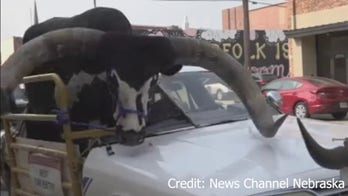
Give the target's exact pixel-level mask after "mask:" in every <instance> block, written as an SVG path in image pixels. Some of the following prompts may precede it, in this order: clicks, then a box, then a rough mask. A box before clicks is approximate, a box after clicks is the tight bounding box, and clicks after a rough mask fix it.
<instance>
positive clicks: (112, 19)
mask: <svg viewBox="0 0 348 196" xmlns="http://www.w3.org/2000/svg"><path fill="white" fill-rule="evenodd" d="M71 27H85V28H91V29H98V30H101V31H119V32H121V33H131V31H132V28H131V24H130V22H129V21H128V19H127V18H126V16H125V15H124V14H123V13H122V12H120V11H119V10H117V9H112V8H105V7H98V8H94V9H91V10H88V11H86V12H84V13H82V14H79V15H76V16H73V17H68V18H64V17H54V18H51V19H49V20H47V21H44V22H42V23H39V24H37V25H33V26H31V27H30V28H29V29H27V30H26V31H25V33H24V36H23V43H26V42H28V41H30V40H32V39H34V38H35V37H37V36H40V35H42V34H44V33H47V32H49V31H54V30H57V29H63V28H71Z"/></svg>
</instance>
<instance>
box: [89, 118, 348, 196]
mask: <svg viewBox="0 0 348 196" xmlns="http://www.w3.org/2000/svg"><path fill="white" fill-rule="evenodd" d="M303 122H304V125H305V126H306V127H307V129H308V131H309V132H310V133H311V135H312V136H313V138H315V139H316V140H317V141H318V143H319V144H321V145H322V146H324V147H326V148H333V147H337V146H340V145H343V144H342V142H337V141H332V139H333V138H343V137H348V127H347V126H344V125H339V124H332V123H328V122H323V121H317V120H304V121H303ZM112 150H113V151H114V153H115V154H114V155H111V156H109V155H107V153H106V149H105V147H98V148H95V149H93V150H92V151H91V152H90V154H89V155H88V157H87V159H86V162H85V164H84V176H85V177H88V178H92V179H94V182H93V183H92V184H91V187H90V188H89V191H88V194H87V195H95V194H96V193H99V194H100V193H103V194H102V195H107V194H108V195H110V194H115V192H117V194H119V195H122V194H125V195H139V194H140V195H171V194H172V195H178V194H179V195H250V194H256V193H261V192H265V191H269V190H272V189H278V188H279V186H272V187H261V188H260V187H259V186H260V184H258V185H256V184H255V185H252V184H250V183H251V182H252V181H251V179H253V180H256V181H258V182H260V183H262V181H266V180H268V181H281V180H284V181H287V185H286V186H287V187H289V188H290V187H291V186H292V185H293V182H294V181H293V179H297V180H301V179H302V180H308V178H310V179H312V180H315V179H317V180H319V179H328V178H330V179H331V178H332V177H339V175H340V174H339V171H338V170H329V169H324V168H321V167H320V166H319V165H317V164H316V163H315V162H314V161H313V160H312V158H311V157H310V155H309V153H308V151H307V149H306V147H305V144H304V141H303V139H302V138H301V133H300V131H299V128H298V125H297V123H296V119H295V118H293V117H288V119H287V120H286V121H285V122H284V124H283V125H282V127H281V128H280V129H279V132H278V133H277V135H276V136H275V137H274V138H263V137H262V136H261V135H260V134H259V133H258V131H257V130H256V128H255V126H254V125H253V123H252V122H251V121H250V120H245V121H239V122H233V123H226V124H222V125H214V126H208V127H203V128H195V129H192V130H187V131H181V132H176V133H172V134H166V135H161V136H155V137H151V138H147V139H146V141H145V142H144V143H143V144H142V145H140V146H136V147H127V146H122V145H118V144H115V145H112ZM174 179H175V180H183V181H187V182H188V181H190V180H191V182H192V185H194V184H196V187H194V188H174V189H170V188H169V187H168V186H169V185H168V182H169V184H170V186H176V185H178V184H176V183H175V181H174ZM216 180H218V181H226V182H228V183H232V184H233V182H234V184H236V183H237V182H238V184H239V186H238V187H236V186H237V185H234V187H231V186H230V187H229V188H226V187H225V188H221V187H220V188H219V187H217V188H216V186H215V184H214V182H216ZM199 181H200V182H199ZM202 181H204V182H203V183H202ZM246 181H247V182H246ZM194 182H195V183H194ZM222 183H224V182H222ZM246 183H249V184H246ZM197 184H200V185H199V187H197V186H198V185H197ZM201 185H204V187H202V186H201ZM230 185H231V184H230ZM249 185H252V186H253V187H250V186H249ZM93 186H95V188H96V187H99V188H98V189H99V190H98V192H93V190H92V187H93ZM255 186H258V187H255ZM181 187H182V186H181ZM280 188H284V187H280ZM90 191H91V192H90ZM100 191H105V192H100Z"/></svg>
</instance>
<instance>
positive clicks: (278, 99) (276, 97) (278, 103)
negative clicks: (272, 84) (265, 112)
mask: <svg viewBox="0 0 348 196" xmlns="http://www.w3.org/2000/svg"><path fill="white" fill-rule="evenodd" d="M266 101H267V102H268V103H269V104H270V105H271V106H272V107H273V108H274V109H275V110H277V111H278V112H279V113H282V112H281V107H282V105H283V98H282V96H281V95H280V93H279V92H278V91H268V92H267V93H266Z"/></svg>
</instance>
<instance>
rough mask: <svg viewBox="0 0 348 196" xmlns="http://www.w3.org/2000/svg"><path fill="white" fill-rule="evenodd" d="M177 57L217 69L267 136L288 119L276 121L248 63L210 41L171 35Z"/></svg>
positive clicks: (181, 61) (184, 61) (271, 135)
mask: <svg viewBox="0 0 348 196" xmlns="http://www.w3.org/2000/svg"><path fill="white" fill-rule="evenodd" d="M169 39H170V40H171V42H172V45H173V46H174V48H175V50H176V52H177V55H178V58H177V60H176V63H177V64H189V65H194V66H200V67H203V68H206V69H208V70H210V71H213V72H214V73H216V74H217V75H218V76H219V77H220V78H221V79H223V80H224V81H225V82H226V83H227V84H228V85H229V86H231V88H232V89H233V90H234V91H235V92H236V94H237V95H238V96H239V98H240V99H241V100H242V102H243V103H244V105H245V106H246V108H247V110H248V112H249V115H250V116H251V119H252V120H253V122H254V124H255V126H256V127H257V128H258V130H259V131H260V133H261V134H262V135H263V136H264V137H273V136H274V135H275V134H276V133H277V131H278V129H279V127H280V126H281V125H282V123H283V122H284V120H285V119H286V117H287V116H286V115H283V116H282V117H281V118H279V119H278V120H277V121H275V122H274V121H273V118H272V115H271V112H270V110H269V105H268V104H267V103H266V101H265V98H264V97H263V95H262V94H261V92H260V90H259V87H258V86H257V85H256V83H255V82H254V81H253V79H252V78H251V75H250V73H249V72H248V70H247V69H246V67H244V66H242V65H241V64H240V63H239V62H238V61H237V60H235V59H234V58H232V57H231V56H230V55H228V54H226V53H225V52H223V51H222V50H221V49H219V48H217V47H215V46H213V45H211V44H210V43H209V42H207V41H201V40H194V39H189V38H172V37H171V38H169Z"/></svg>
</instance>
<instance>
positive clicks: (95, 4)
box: [93, 0, 97, 8]
mask: <svg viewBox="0 0 348 196" xmlns="http://www.w3.org/2000/svg"><path fill="white" fill-rule="evenodd" d="M93 5H94V8H96V7H97V0H93Z"/></svg>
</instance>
